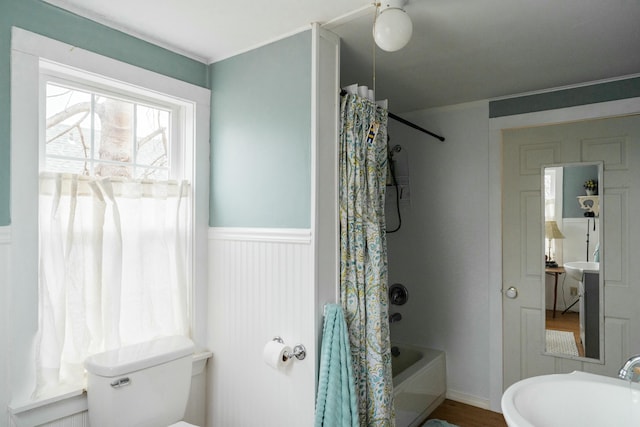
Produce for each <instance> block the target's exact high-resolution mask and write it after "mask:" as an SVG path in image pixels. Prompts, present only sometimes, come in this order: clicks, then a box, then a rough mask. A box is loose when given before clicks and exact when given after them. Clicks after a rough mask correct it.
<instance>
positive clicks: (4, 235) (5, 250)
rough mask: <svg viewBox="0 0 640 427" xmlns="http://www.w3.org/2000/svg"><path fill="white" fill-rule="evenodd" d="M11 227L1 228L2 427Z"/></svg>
mask: <svg viewBox="0 0 640 427" xmlns="http://www.w3.org/2000/svg"><path fill="white" fill-rule="evenodd" d="M10 248H11V227H0V316H2V318H0V408H2V411H3V413H2V414H1V415H0V426H3V427H4V426H7V425H8V419H9V418H8V413H7V411H6V409H7V405H8V404H9V398H10V390H9V374H8V370H9V351H8V349H9V348H10V347H9V321H10V319H9V318H8V317H9V316H8V313H9V295H8V292H9V265H10V255H9V254H10Z"/></svg>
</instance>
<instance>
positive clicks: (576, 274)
mask: <svg viewBox="0 0 640 427" xmlns="http://www.w3.org/2000/svg"><path fill="white" fill-rule="evenodd" d="M563 267H564V271H565V272H566V273H567V276H569V277H571V278H572V279H575V280H577V281H579V282H582V274H583V273H598V272H600V263H599V262H589V261H572V262H565V263H564V265H563Z"/></svg>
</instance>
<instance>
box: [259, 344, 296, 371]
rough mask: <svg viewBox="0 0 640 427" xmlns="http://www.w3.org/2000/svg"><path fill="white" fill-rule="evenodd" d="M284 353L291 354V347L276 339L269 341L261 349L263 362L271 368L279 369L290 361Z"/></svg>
mask: <svg viewBox="0 0 640 427" xmlns="http://www.w3.org/2000/svg"><path fill="white" fill-rule="evenodd" d="M285 353H288V354H291V347H288V346H286V345H284V344H282V343H279V342H278V341H269V342H268V343H267V344H266V345H265V346H264V350H263V351H262V358H263V359H264V363H266V364H267V365H269V366H271V367H272V368H273V369H281V368H284V367H285V366H286V365H288V364H289V363H291V358H286V357H285Z"/></svg>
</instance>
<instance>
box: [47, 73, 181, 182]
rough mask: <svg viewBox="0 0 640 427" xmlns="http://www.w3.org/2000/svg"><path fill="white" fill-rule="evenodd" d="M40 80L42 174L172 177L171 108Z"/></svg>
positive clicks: (173, 116) (137, 177)
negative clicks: (43, 121) (42, 93)
mask: <svg viewBox="0 0 640 427" xmlns="http://www.w3.org/2000/svg"><path fill="white" fill-rule="evenodd" d="M45 78H46V84H45V94H46V100H45V106H46V124H45V126H46V134H45V141H46V144H45V158H46V164H45V170H47V171H50V172H69V173H75V174H80V175H89V176H94V175H95V176H123V177H127V178H135V179H140V178H147V179H165V180H166V179H169V178H170V176H171V175H173V177H175V172H174V174H171V171H170V168H169V160H170V157H171V145H172V143H173V141H172V139H173V138H172V134H171V129H172V125H173V123H172V120H173V119H174V118H175V116H176V114H173V109H169V108H168V107H166V106H163V105H158V104H151V103H149V102H142V101H141V100H139V99H135V98H133V99H127V98H125V97H124V96H122V95H120V96H118V95H108V94H105V93H100V92H96V91H93V90H92V88H89V87H84V86H83V85H80V84H77V83H76V84H74V83H72V82H65V81H60V80H57V79H54V78H52V77H51V76H48V75H46V76H45Z"/></svg>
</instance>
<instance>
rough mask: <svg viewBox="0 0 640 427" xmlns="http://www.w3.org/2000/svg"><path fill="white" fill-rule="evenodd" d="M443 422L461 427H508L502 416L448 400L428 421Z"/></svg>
mask: <svg viewBox="0 0 640 427" xmlns="http://www.w3.org/2000/svg"><path fill="white" fill-rule="evenodd" d="M432 419H437V420H443V421H446V422H448V423H451V424H455V425H457V426H459V427H507V422H506V421H505V420H504V417H503V416H502V414H499V413H497V412H493V411H488V410H486V409H480V408H477V407H475V406H471V405H466V404H464V403H460V402H456V401H455V400H449V399H446V400H445V401H444V402H442V404H441V405H440V406H438V407H437V408H436V410H435V411H433V412H432V413H431V415H429V417H428V418H427V420H432Z"/></svg>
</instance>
